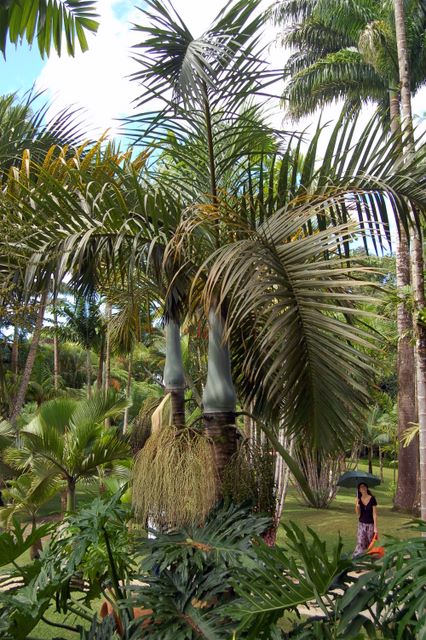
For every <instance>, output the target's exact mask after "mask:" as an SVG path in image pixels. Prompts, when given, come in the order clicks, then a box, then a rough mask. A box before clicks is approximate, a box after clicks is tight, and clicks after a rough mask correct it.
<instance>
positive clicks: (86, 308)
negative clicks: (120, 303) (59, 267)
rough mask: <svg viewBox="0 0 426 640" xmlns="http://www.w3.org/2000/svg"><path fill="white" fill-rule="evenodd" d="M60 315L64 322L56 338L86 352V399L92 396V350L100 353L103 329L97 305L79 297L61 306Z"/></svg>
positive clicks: (90, 300)
mask: <svg viewBox="0 0 426 640" xmlns="http://www.w3.org/2000/svg"><path fill="white" fill-rule="evenodd" d="M60 315H61V316H62V317H63V319H64V320H65V322H64V323H63V324H61V325H59V326H58V327H57V331H56V332H55V333H56V335H57V336H59V337H60V338H61V339H63V340H66V341H68V342H76V343H77V344H79V345H80V346H81V347H83V349H84V350H85V352H86V381H87V397H88V398H90V397H91V396H92V349H96V350H98V351H100V345H101V340H102V338H103V333H104V327H103V322H102V317H101V312H100V309H99V303H98V302H97V300H96V299H95V298H94V297H93V296H91V297H90V298H89V299H84V298H83V297H81V296H79V297H77V298H76V300H75V302H74V304H73V305H71V304H69V303H67V302H65V303H63V304H62V305H61V308H60Z"/></svg>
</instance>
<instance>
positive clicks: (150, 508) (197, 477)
mask: <svg viewBox="0 0 426 640" xmlns="http://www.w3.org/2000/svg"><path fill="white" fill-rule="evenodd" d="M132 495H133V505H134V509H135V516H136V519H137V520H138V521H139V522H141V523H143V524H145V523H146V522H147V521H148V518H149V520H150V522H152V523H153V524H154V526H156V527H162V526H167V527H182V526H186V525H189V524H202V523H203V522H204V520H205V518H206V516H207V514H208V513H209V512H210V510H211V509H212V507H213V506H214V505H215V504H216V502H217V496H218V482H217V473H216V470H215V465H214V459H213V454H212V448H211V445H210V443H209V441H208V439H207V438H206V437H205V436H204V435H202V434H201V433H199V432H197V431H194V430H193V429H176V427H174V426H164V427H162V428H161V429H159V430H158V431H156V432H154V433H153V434H152V435H151V436H150V437H149V438H148V440H147V442H146V444H145V446H144V448H143V449H142V450H141V451H140V452H139V453H138V455H137V457H136V459H135V465H134V468H133V491H132Z"/></svg>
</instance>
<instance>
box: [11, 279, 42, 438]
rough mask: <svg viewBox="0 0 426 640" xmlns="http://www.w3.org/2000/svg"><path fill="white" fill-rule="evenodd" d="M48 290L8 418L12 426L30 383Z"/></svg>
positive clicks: (40, 304) (39, 311)
mask: <svg viewBox="0 0 426 640" xmlns="http://www.w3.org/2000/svg"><path fill="white" fill-rule="evenodd" d="M47 295H48V290H47V289H46V291H44V292H43V294H42V296H41V299H40V302H39V309H38V314H37V320H36V324H35V327H34V333H33V337H32V340H31V345H30V348H29V351H28V355H27V361H26V363H25V367H24V372H23V374H22V379H21V384H20V386H19V390H18V393H17V395H16V399H15V403H14V407H13V411H12V413H11V415H10V417H9V420H10V422H11V423H12V425H14V426H15V425H16V420H17V418H18V416H19V414H20V412H21V409H22V407H23V406H24V402H25V395H26V393H27V389H28V384H29V382H30V377H31V373H32V370H33V366H34V361H35V357H36V354H37V348H38V345H39V342H40V335H41V329H42V326H43V319H44V312H45V310H46V302H47Z"/></svg>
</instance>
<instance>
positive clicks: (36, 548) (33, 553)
mask: <svg viewBox="0 0 426 640" xmlns="http://www.w3.org/2000/svg"><path fill="white" fill-rule="evenodd" d="M36 526H37V522H36V517H35V514H32V516H31V533H32V532H33V531H35V529H36ZM42 551H43V544H42V541H41V540H37V541H36V542H34V543H33V544H32V545H31V548H30V559H31V560H39V558H40V553H41V552H42Z"/></svg>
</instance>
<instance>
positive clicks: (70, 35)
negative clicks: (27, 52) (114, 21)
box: [0, 0, 98, 57]
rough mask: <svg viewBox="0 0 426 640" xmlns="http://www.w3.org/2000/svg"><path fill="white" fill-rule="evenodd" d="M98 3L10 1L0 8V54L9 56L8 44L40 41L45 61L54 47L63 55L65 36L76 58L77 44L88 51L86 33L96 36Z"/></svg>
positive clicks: (79, 1)
mask: <svg viewBox="0 0 426 640" xmlns="http://www.w3.org/2000/svg"><path fill="white" fill-rule="evenodd" d="M95 4H96V3H95V2H92V1H87V0H60V1H59V2H54V1H53V0H11V1H10V2H6V3H2V5H1V7H0V50H1V52H2V53H3V55H4V56H5V55H6V41H7V38H8V37H9V40H10V42H11V43H13V44H18V43H20V42H22V40H23V39H24V38H25V40H26V41H27V42H28V44H32V43H33V41H34V39H35V38H36V39H37V43H38V48H39V51H40V54H41V56H42V57H44V55H47V56H49V54H50V50H51V46H52V43H53V46H54V48H55V50H56V52H57V53H58V55H61V50H62V35H64V37H65V41H66V46H67V52H68V54H69V55H72V56H73V55H74V53H75V50H76V40H77V41H78V44H79V46H80V48H81V50H82V51H86V50H87V48H88V46H87V40H86V35H85V31H90V32H96V31H97V28H98V23H97V21H96V20H95V18H96V14H95Z"/></svg>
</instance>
